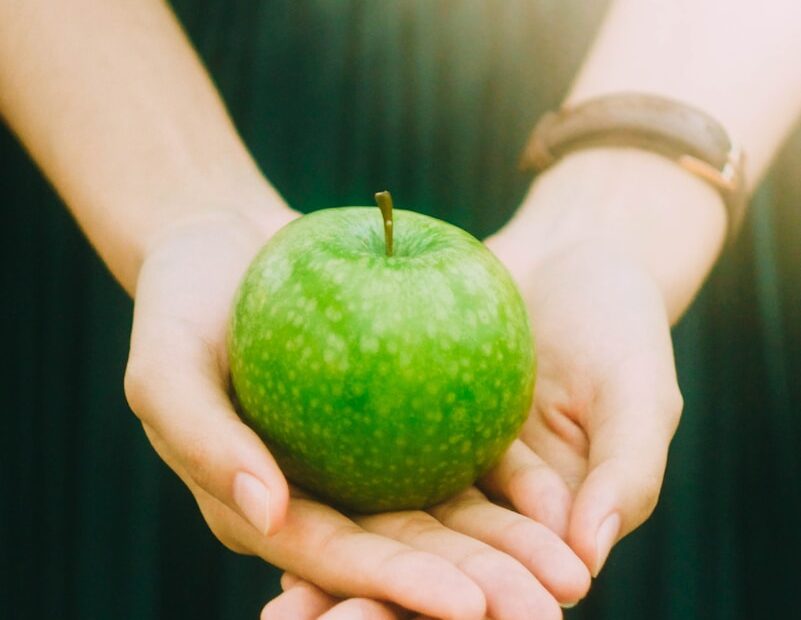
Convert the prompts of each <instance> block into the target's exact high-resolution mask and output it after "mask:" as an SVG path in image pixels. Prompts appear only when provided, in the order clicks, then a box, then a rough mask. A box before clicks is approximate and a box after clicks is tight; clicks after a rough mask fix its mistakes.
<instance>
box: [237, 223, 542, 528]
mask: <svg viewBox="0 0 801 620" xmlns="http://www.w3.org/2000/svg"><path fill="white" fill-rule="evenodd" d="M394 213H395V222H394V229H395V233H394V239H395V251H394V255H393V256H391V257H388V256H386V251H385V245H384V243H385V242H384V229H383V220H382V217H381V215H380V214H379V212H378V210H377V209H376V208H375V207H341V208H336V209H325V210H322V211H317V212H314V213H312V214H310V215H306V216H304V217H302V218H300V219H298V220H295V221H293V222H291V223H290V224H288V225H287V226H286V227H285V228H283V229H282V230H281V231H279V232H278V234H276V235H275V236H274V237H273V238H272V239H271V240H270V241H269V242H268V243H267V244H266V245H265V246H264V248H263V249H262V250H261V252H260V253H259V254H258V256H257V257H256V258H255V259H254V261H253V263H252V264H251V266H250V267H249V269H248V271H247V273H246V274H245V277H244V280H243V281H242V283H241V285H240V288H239V290H238V292H237V294H236V297H235V301H234V308H233V312H232V318H231V323H230V331H229V341H228V345H229V358H230V369H231V378H232V382H233V387H234V391H235V395H236V399H237V401H238V404H239V406H240V409H241V411H242V413H243V417H244V418H245V419H246V420H248V421H249V423H250V424H251V426H253V428H255V429H256V430H257V431H258V432H259V434H260V435H261V436H262V438H263V439H264V441H265V443H266V444H267V445H268V446H269V448H270V449H271V451H272V453H273V455H274V456H275V457H276V459H277V461H278V463H279V465H280V466H281V468H282V470H283V471H284V473H285V474H286V476H287V478H288V479H289V480H291V481H293V482H295V483H296V484H298V485H299V486H301V487H304V488H306V489H307V490H309V491H311V492H313V493H314V494H316V495H317V496H318V497H320V498H321V499H324V500H326V501H328V502H331V503H333V504H334V505H337V506H341V507H343V508H345V509H348V510H354V511H357V512H364V513H370V512H379V511H388V510H401V509H419V508H423V507H426V506H429V505H432V504H435V503H437V502H440V501H442V500H444V499H446V498H448V497H450V496H452V495H454V494H455V493H457V492H459V491H460V490H462V489H465V488H467V487H468V486H470V485H471V484H472V483H473V482H474V481H475V480H476V479H477V478H478V477H479V476H480V475H482V474H483V473H485V472H486V471H487V470H488V469H490V468H491V467H492V466H493V465H494V464H495V463H496V462H497V461H498V460H499V458H500V457H501V455H502V454H503V452H504V451H505V450H506V448H507V447H508V446H509V444H510V443H511V442H512V441H513V440H514V438H515V437H516V436H517V434H518V433H519V431H520V427H521V426H522V424H523V422H524V420H525V419H526V416H527V415H528V411H529V408H530V406H531V400H532V395H533V390H534V377H535V353H534V344H533V338H532V334H531V331H530V327H529V321H528V316H527V314H526V309H525V305H524V303H523V300H522V299H521V297H520V294H519V292H518V290H517V287H516V286H515V284H514V282H513V280H512V278H511V276H510V275H509V273H508V272H507V271H506V269H505V267H504V266H503V265H502V264H501V263H500V261H499V260H498V259H497V258H495V256H494V255H493V254H492V253H491V252H490V251H489V250H488V249H487V248H486V246H484V245H483V244H482V243H481V242H480V241H478V240H477V239H475V238H474V237H472V236H471V235H469V234H468V233H466V232H465V231H463V230H461V229H459V228H457V227H455V226H452V225H450V224H447V223H445V222H442V221H440V220H437V219H434V218H431V217H428V216H425V215H421V214H418V213H415V212H412V211H404V210H400V209H397V210H395V212H394Z"/></svg>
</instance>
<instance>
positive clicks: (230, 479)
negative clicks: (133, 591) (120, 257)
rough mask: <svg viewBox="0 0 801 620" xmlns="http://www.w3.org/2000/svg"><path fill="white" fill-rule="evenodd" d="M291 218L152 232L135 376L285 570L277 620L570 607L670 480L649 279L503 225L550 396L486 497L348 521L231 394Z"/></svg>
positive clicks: (496, 613) (219, 507)
mask: <svg viewBox="0 0 801 620" xmlns="http://www.w3.org/2000/svg"><path fill="white" fill-rule="evenodd" d="M292 217H295V214H293V213H292V212H291V211H289V210H288V209H285V208H283V207H279V208H272V209H271V208H266V209H265V211H264V218H263V219H259V221H254V220H253V219H252V218H250V217H246V216H243V215H240V214H237V213H234V212H232V211H226V210H220V211H216V210H213V211H211V212H209V213H205V214H202V215H199V216H196V217H192V218H191V219H189V220H186V221H185V222H183V223H182V224H181V225H180V226H178V227H175V228H173V229H171V230H170V231H169V232H167V233H165V234H164V235H163V236H162V237H161V239H160V240H159V241H158V242H156V243H154V244H153V246H152V248H151V250H150V251H149V252H148V255H147V258H146V259H145V261H144V264H143V265H142V268H141V271H140V275H139V279H138V282H137V288H136V305H135V315H134V327H133V334H132V344H131V355H130V360H129V365H128V370H127V373H126V393H127V396H128V399H129V402H130V404H131V406H132V408H133V409H134V411H135V412H136V414H137V415H138V416H139V417H140V419H141V421H142V424H143V426H144V429H145V432H146V433H147V436H148V438H149V439H150V441H151V443H152V444H153V446H154V448H155V449H156V451H157V452H158V453H159V455H160V456H161V458H162V459H163V460H164V461H165V462H166V463H167V464H168V465H169V466H170V467H171V468H172V469H173V470H174V471H175V472H176V473H177V474H178V476H180V478H181V479H182V480H183V482H184V483H185V484H186V485H187V486H188V488H189V489H190V491H191V492H192V493H193V495H194V497H195V499H196V501H197V503H198V505H199V507H200V510H201V511H202V513H203V516H204V518H205V519H206V521H207V523H208V525H209V527H210V528H211V530H212V531H213V532H214V534H215V535H216V536H217V538H219V539H220V541H222V542H223V544H224V545H226V546H227V547H228V548H230V549H232V550H234V551H236V552H239V553H247V554H254V555H257V556H259V557H261V558H263V559H264V560H265V561H267V562H270V563H271V564H274V565H276V566H279V567H281V568H282V569H284V570H285V571H287V574H285V576H284V579H283V585H284V588H285V590H286V591H285V592H284V593H283V594H282V595H280V596H279V597H277V598H276V599H274V600H273V601H272V602H270V603H269V604H268V605H267V606H266V607H265V609H264V612H263V617H265V618H292V619H298V620H301V619H312V618H318V617H322V618H325V619H327V620H335V619H337V618H343V619H344V618H353V617H363V618H376V619H379V618H381V619H383V618H402V617H407V616H409V615H412V616H413V615H415V614H418V615H421V616H422V617H434V618H452V619H460V620H461V619H472V618H475V619H476V620H480V619H481V618H484V617H489V618H492V619H494V620H507V619H508V620H518V619H520V620H523V619H528V618H532V617H537V618H558V617H561V611H560V609H559V605H560V604H561V605H563V606H567V605H572V604H574V603H576V602H577V601H579V600H580V599H581V598H583V597H584V596H585V595H586V593H587V590H588V588H589V585H590V573H592V574H597V572H598V571H599V570H600V568H601V566H602V565H603V563H604V561H605V559H606V557H607V555H608V553H609V551H610V549H611V548H612V546H613V544H614V543H615V542H616V541H617V540H619V539H620V538H621V537H622V536H624V535H625V534H627V533H628V532H630V531H631V530H632V529H634V528H635V527H637V526H638V525H639V524H640V523H642V522H643V521H644V520H645V519H646V518H647V517H648V515H649V514H650V513H651V511H652V509H653V507H654V505H655V503H656V499H657V496H658V493H659V489H660V486H661V480H662V475H663V472H664V467H665V461H666V455H667V449H668V444H669V442H670V439H671V437H672V435H673V433H674V431H675V427H676V424H677V421H678V417H679V412H680V409H681V398H680V396H679V392H678V388H677V385H676V377H675V372H674V368H673V356H672V349H671V341H670V327H669V320H668V316H667V313H666V310H665V303H664V301H663V298H662V295H661V293H660V291H659V289H658V287H657V286H656V284H655V283H654V281H653V279H652V278H651V277H650V276H649V275H648V274H647V273H646V271H645V270H644V269H643V268H642V267H641V266H639V265H638V264H636V262H633V261H631V260H630V259H629V258H628V257H626V256H623V255H618V254H617V253H616V252H615V251H614V250H613V249H612V248H610V247H608V246H607V245H603V244H601V245H596V244H594V243H593V242H582V243H578V244H574V245H571V246H569V247H564V248H559V249H556V250H554V251H551V252H548V253H546V254H545V255H543V256H539V257H538V258H537V260H529V258H528V257H527V256H525V255H524V253H523V252H521V251H520V247H519V244H515V243H511V242H509V241H508V238H510V237H511V236H513V235H509V234H508V232H509V231H508V230H504V231H501V233H499V234H498V235H496V236H495V237H493V238H492V239H490V240H489V241H488V245H489V246H490V247H491V249H492V250H493V251H494V252H495V253H496V254H497V255H498V256H499V258H500V259H501V260H502V261H503V262H504V263H505V264H506V265H507V267H508V268H509V270H510V271H511V273H512V275H513V276H514V277H515V279H516V281H517V282H518V284H519V286H520V288H521V291H522V292H523V295H524V298H525V300H526V302H527V305H528V309H529V313H530V316H531V320H532V322H533V330H534V333H535V335H536V337H537V351H538V364H539V368H538V380H537V389H536V395H535V402H534V406H533V408H532V411H531V414H530V416H529V419H528V421H527V422H526V424H525V426H524V428H523V430H522V433H521V435H520V438H519V440H517V441H516V442H515V443H514V444H513V445H512V446H511V448H510V450H509V451H508V452H507V454H506V455H505V456H504V458H503V460H502V461H501V462H500V463H499V465H498V466H497V467H496V468H495V469H494V470H493V471H492V472H491V473H489V474H488V475H487V476H486V477H485V478H484V479H483V480H481V481H480V484H479V485H478V487H479V488H480V489H481V490H479V488H471V489H470V490H468V491H466V492H465V493H463V494H461V495H460V496H458V497H456V498H454V499H451V500H449V501H447V502H445V503H443V504H440V505H438V506H435V507H434V508H432V509H430V510H428V511H407V512H399V513H391V514H383V515H375V516H367V517H364V516H353V515H345V514H342V513H340V512H338V511H336V510H335V509H333V508H331V507H329V506H327V505H324V504H322V503H319V502H317V501H315V500H314V499H313V498H311V497H308V496H307V495H305V494H303V493H302V492H301V491H300V490H298V489H294V488H290V487H288V485H287V483H286V482H285V480H284V478H283V476H282V474H281V472H280V470H279V469H278V466H277V465H276V463H275V461H274V460H273V459H272V457H271V456H270V454H269V453H268V451H267V449H266V448H265V446H264V445H263V443H262V442H261V440H260V439H259V438H258V436H257V435H256V434H255V433H254V432H253V431H251V430H250V429H249V428H248V427H247V426H246V425H245V424H243V423H242V422H241V421H240V420H239V418H238V417H237V415H236V413H235V412H234V410H233V408H232V406H231V403H230V398H229V393H228V390H229V387H228V382H227V377H228V370H227V360H226V351H225V336H226V328H227V320H228V313H229V309H230V305H231V300H232V297H233V294H234V291H235V289H236V287H237V285H238V283H239V281H240V279H241V276H242V275H243V273H244V271H245V269H246V268H247V266H248V264H249V263H250V261H251V259H252V257H253V256H254V255H255V253H256V252H257V251H258V249H259V248H260V247H261V246H262V245H263V243H264V242H265V241H266V239H267V238H269V236H270V235H271V234H272V233H274V232H275V231H276V230H277V229H279V228H280V227H281V226H283V225H284V224H285V223H286V222H288V221H289V220H291V219H292ZM376 217H378V214H377V215H376ZM516 225H518V224H515V223H512V224H510V227H514V226H516ZM359 613H361V614H362V615H361V616H360V615H358V614H359Z"/></svg>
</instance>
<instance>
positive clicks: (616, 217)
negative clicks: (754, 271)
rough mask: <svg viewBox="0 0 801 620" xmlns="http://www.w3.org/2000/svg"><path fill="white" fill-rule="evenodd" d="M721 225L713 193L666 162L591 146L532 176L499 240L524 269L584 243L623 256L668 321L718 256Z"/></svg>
mask: <svg viewBox="0 0 801 620" xmlns="http://www.w3.org/2000/svg"><path fill="white" fill-rule="evenodd" d="M726 224H727V222H726V213H725V208H724V206H723V202H722V200H721V198H720V195H719V194H718V193H717V192H716V190H715V189H714V188H713V187H712V186H710V185H708V184H707V183H706V182H704V181H702V180H700V179H698V178H696V177H695V176H693V175H692V174H690V173H688V172H687V171H685V170H683V169H681V168H680V167H679V166H677V165H676V164H674V163H673V162H671V161H670V160H668V159H667V158H664V157H662V156H659V155H655V154H652V153H649V152H646V151H642V150H637V149H618V148H598V149H588V150H583V151H579V152H576V153H572V154H570V155H567V156H566V157H564V158H563V159H562V160H561V161H559V162H558V163H557V164H555V165H554V166H552V167H551V168H549V169H548V170H547V171H545V172H544V173H542V174H541V175H539V176H538V178H537V180H536V182H535V183H533V184H532V186H531V189H530V190H529V192H528V194H527V196H526V198H525V199H524V201H523V204H522V206H521V208H520V209H519V211H518V212H517V214H516V215H515V217H514V218H513V219H512V221H511V222H510V223H509V225H507V226H506V227H505V228H504V229H503V230H502V231H501V232H500V233H499V234H498V238H499V242H500V240H502V245H503V247H504V248H505V250H504V251H506V252H509V253H511V254H513V255H514V258H513V261H515V262H518V263H519V264H525V265H527V267H526V270H527V271H531V270H532V269H536V266H537V265H538V264H539V263H542V262H544V261H546V260H547V259H548V258H549V257H551V256H553V255H554V254H555V253H562V252H566V251H570V250H571V248H578V247H585V246H587V245H590V246H592V247H593V248H595V249H597V250H598V251H608V252H612V253H614V254H615V255H619V256H620V255H622V256H625V257H626V258H627V260H630V261H635V262H637V263H638V264H639V265H640V266H641V267H642V268H643V269H644V270H645V271H646V272H647V273H648V274H649V275H650V276H651V277H652V278H653V279H654V280H655V282H656V284H657V285H658V287H659V289H660V291H661V292H662V294H663V298H664V300H665V305H666V307H667V309H668V313H669V315H670V316H671V319H672V320H675V319H677V318H678V317H679V316H680V315H681V313H682V312H683V311H684V309H685V308H686V306H687V305H688V304H689V302H690V301H691V300H692V298H693V297H694V295H695V293H696V292H697V290H698V288H700V285H701V283H702V282H703V279H704V278H705V276H706V274H707V273H708V271H709V269H710V268H711V266H712V264H713V263H714V261H715V259H716V257H717V255H718V254H719V252H720V249H721V247H722V244H723V240H724V237H725V232H726Z"/></svg>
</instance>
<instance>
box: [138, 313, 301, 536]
mask: <svg viewBox="0 0 801 620" xmlns="http://www.w3.org/2000/svg"><path fill="white" fill-rule="evenodd" d="M147 331H148V330H147V329H146V328H144V325H142V329H139V330H136V329H135V330H134V334H133V338H132V344H131V355H130V358H129V361H128V367H127V369H126V373H125V393H126V396H127V398H128V402H129V404H130V406H131V408H132V409H133V410H134V412H135V413H136V414H137V416H138V417H139V418H140V420H141V421H142V423H143V424H144V425H145V426H146V427H150V428H151V429H152V430H153V431H155V433H156V434H157V435H158V437H159V439H160V441H159V442H158V443H159V445H158V446H156V447H157V450H158V451H159V452H160V453H161V452H163V451H164V450H166V451H167V452H169V455H168V456H167V455H164V454H162V458H164V460H165V461H167V463H168V464H169V463H170V462H177V463H178V464H179V465H180V467H181V469H182V470H183V472H184V473H185V474H186V475H188V476H190V477H191V478H192V480H193V481H194V482H195V483H196V484H197V485H198V486H199V487H201V488H202V489H203V490H205V491H206V492H208V493H209V494H210V495H212V496H214V497H215V498H217V499H218V500H220V501H221V502H222V503H223V504H225V505H227V506H228V507H230V508H231V509H233V510H234V511H235V512H237V513H238V514H239V515H240V516H242V517H243V518H244V519H246V520H247V521H248V522H249V523H250V524H251V525H252V526H253V527H254V528H256V530H258V531H259V532H260V533H261V534H263V535H267V534H272V533H274V532H275V531H276V530H278V529H279V528H280V527H281V525H282V523H283V521H284V518H285V513H286V509H287V504H288V501H289V489H288V486H287V483H286V480H285V479H284V476H283V474H282V473H281V471H280V469H279V467H278V465H277V463H276V462H275V460H274V459H273V457H272V456H271V455H270V453H269V452H268V450H267V448H266V446H265V445H264V443H263V442H262V441H261V439H260V438H259V436H258V435H257V434H256V433H255V432H254V431H253V430H251V429H250V428H249V427H248V426H247V425H245V424H244V423H243V422H242V421H241V420H240V419H239V417H238V416H237V414H236V412H235V411H234V410H233V407H232V405H231V402H230V400H229V398H228V395H227V393H226V390H225V385H224V381H223V379H222V377H221V376H220V375H221V373H220V370H219V365H218V364H217V361H216V359H215V358H214V356H213V354H211V353H210V349H209V347H208V346H206V345H205V344H204V343H203V341H202V340H201V339H200V338H193V337H192V336H190V335H187V334H186V332H184V333H182V334H180V335H179V336H176V335H174V334H170V335H166V334H161V337H160V338H157V339H155V338H153V337H152V335H151V334H148V333H147ZM159 331H162V332H163V331H164V330H159Z"/></svg>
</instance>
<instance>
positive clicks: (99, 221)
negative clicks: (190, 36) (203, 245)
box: [0, 0, 283, 291]
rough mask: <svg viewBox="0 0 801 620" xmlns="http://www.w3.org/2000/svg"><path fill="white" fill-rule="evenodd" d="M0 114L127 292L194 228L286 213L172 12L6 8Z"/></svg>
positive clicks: (91, 1)
mask: <svg viewBox="0 0 801 620" xmlns="http://www.w3.org/2000/svg"><path fill="white" fill-rule="evenodd" d="M0 114H2V116H3V117H4V118H5V120H6V121H7V122H8V124H9V125H10V126H11V128H12V129H13V130H14V131H15V132H16V133H17V135H18V136H19V137H20V139H21V141H22V142H23V144H24V145H25V147H26V148H27V149H28V150H29V152H30V153H31V155H32V157H33V158H34V160H35V161H36V162H37V164H38V165H39V166H40V167H41V168H42V170H43V171H44V173H45V174H46V175H47V176H48V178H49V179H50V181H51V182H52V183H53V185H54V186H55V188H56V189H57V191H58V192H59V193H60V195H61V196H62V198H63V199H64V200H65V202H66V203H67V205H68V206H69V208H70V210H71V211H72V212H73V213H74V215H75V217H76V218H77V220H78V221H79V223H80V224H81V226H82V228H83V229H84V231H85V232H86V234H87V236H88V237H89V238H90V240H91V241H92V243H93V244H94V245H95V247H96V248H97V250H98V252H99V253H100V255H101V256H102V257H103V259H104V260H105V261H106V263H107V264H108V265H109V267H110V269H111V270H112V272H113V273H114V274H115V275H116V277H117V278H118V279H119V280H120V282H121V283H122V284H123V286H125V288H126V289H127V290H129V291H133V289H134V285H135V279H136V274H137V272H138V268H139V264H140V263H141V260H142V257H143V255H144V253H145V252H146V249H147V247H148V246H149V244H151V243H152V242H153V240H154V239H155V238H157V237H158V235H159V234H160V233H161V232H162V231H164V230H165V229H167V228H169V227H170V226H172V225H174V224H175V223H176V222H178V221H180V220H181V219H182V218H186V217H188V216H190V215H191V214H193V213H196V212H199V211H205V210H212V209H227V208H230V209H234V210H237V211H239V212H242V213H244V214H246V215H250V214H253V215H254V217H255V218H256V219H259V218H260V217H262V215H263V213H264V212H265V211H269V210H270V209H272V208H275V209H276V210H280V209H282V208H283V207H282V206H281V204H282V202H281V199H280V197H279V196H278V195H277V193H276V192H275V191H274V190H273V189H272V188H271V187H270V186H269V184H268V183H267V182H266V181H265V180H264V179H263V177H262V176H261V174H260V173H259V171H258V169H257V167H256V165H255V164H254V162H253V161H252V160H251V158H250V156H249V155H248V152H247V150H246V148H245V147H244V145H243V144H242V142H241V140H240V139H239V137H238V136H237V134H236V131H235V129H234V127H233V125H232V123H231V121H230V119H229V118H228V116H227V114H226V112H225V109H224V106H223V104H222V102H221V101H220V99H219V97H218V96H217V94H216V92H215V89H214V87H213V85H212V83H211V81H210V80H209V78H208V76H207V75H206V73H205V71H204V70H203V68H202V66H201V64H200V62H199V60H198V58H197V57H196V55H195V54H194V52H193V51H192V49H191V47H190V45H189V43H188V41H187V40H186V37H185V36H184V35H183V33H182V32H181V30H180V28H179V26H178V24H177V23H176V20H175V19H174V17H173V16H172V14H171V13H170V11H169V9H168V8H167V6H166V5H165V4H164V3H163V2H161V1H160V0H136V1H130V0H114V1H109V2H97V1H95V0H72V1H70V2H51V1H50V0H4V1H2V2H0Z"/></svg>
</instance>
